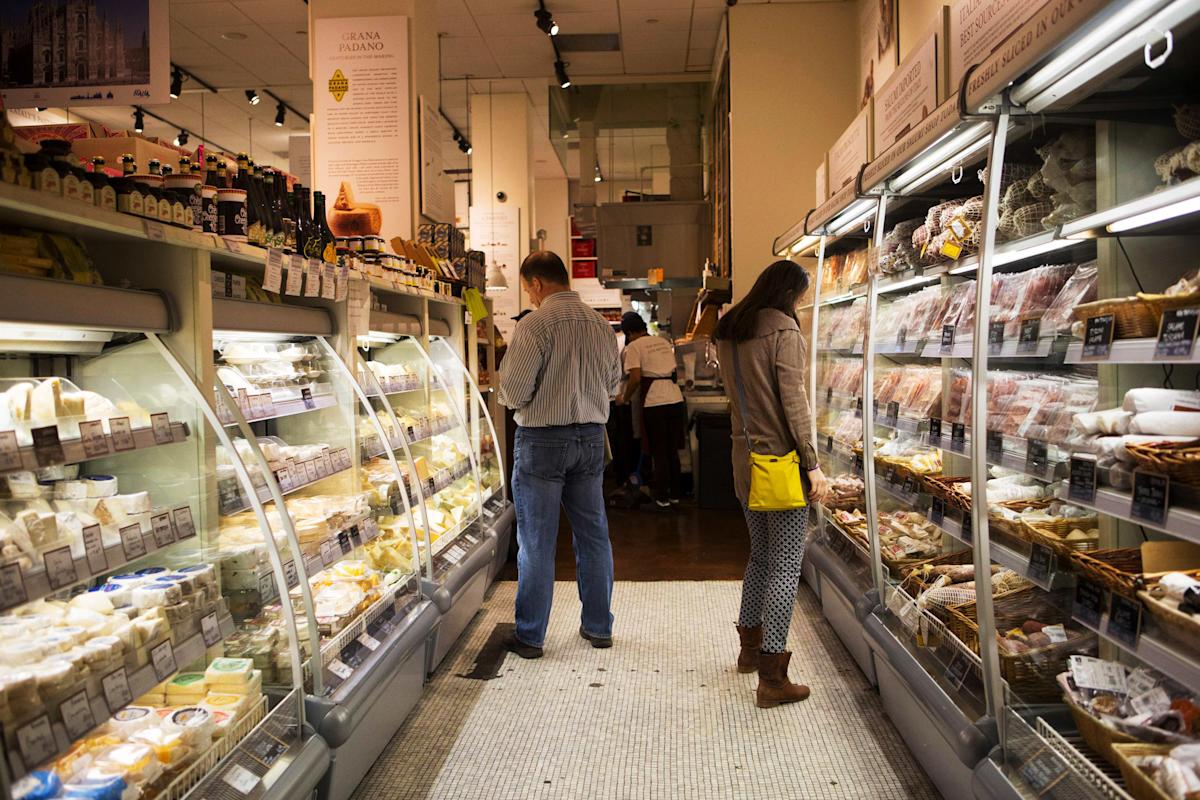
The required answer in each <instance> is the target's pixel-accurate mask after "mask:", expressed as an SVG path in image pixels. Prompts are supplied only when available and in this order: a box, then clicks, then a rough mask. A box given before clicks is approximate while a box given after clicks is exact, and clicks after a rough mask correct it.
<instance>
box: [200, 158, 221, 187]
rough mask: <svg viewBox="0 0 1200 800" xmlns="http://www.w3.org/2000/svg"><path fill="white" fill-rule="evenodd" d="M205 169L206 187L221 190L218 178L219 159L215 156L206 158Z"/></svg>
mask: <svg viewBox="0 0 1200 800" xmlns="http://www.w3.org/2000/svg"><path fill="white" fill-rule="evenodd" d="M204 169H205V172H204V185H205V186H211V187H213V188H214V189H220V188H221V183H220V178H219V177H217V157H216V156H214V155H209V156H206V157H205V159H204Z"/></svg>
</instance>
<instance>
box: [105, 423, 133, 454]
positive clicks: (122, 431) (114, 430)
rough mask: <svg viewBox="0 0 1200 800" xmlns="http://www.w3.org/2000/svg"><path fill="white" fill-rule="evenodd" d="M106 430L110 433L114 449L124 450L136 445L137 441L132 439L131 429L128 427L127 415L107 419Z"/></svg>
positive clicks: (131, 448)
mask: <svg viewBox="0 0 1200 800" xmlns="http://www.w3.org/2000/svg"><path fill="white" fill-rule="evenodd" d="M108 430H109V432H110V433H111V434H112V445H113V449H114V450H116V451H118V452H124V451H126V450H133V449H135V448H136V447H137V442H135V441H134V440H133V430H132V429H131V428H130V427H129V417H113V418H112V419H110V420H109V421H108Z"/></svg>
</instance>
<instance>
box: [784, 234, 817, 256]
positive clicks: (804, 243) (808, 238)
mask: <svg viewBox="0 0 1200 800" xmlns="http://www.w3.org/2000/svg"><path fill="white" fill-rule="evenodd" d="M820 242H821V237H820V236H813V235H812V234H805V235H804V236H801V237H800V241H798V242H796V243H795V244H794V245H792V255H794V256H798V255H800V254H801V253H803V252H804V251H805V250H808V249H809V248H812V247H816V246H817V245H818V244H820ZM780 255H782V253H781V254H780Z"/></svg>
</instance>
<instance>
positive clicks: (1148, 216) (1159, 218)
mask: <svg viewBox="0 0 1200 800" xmlns="http://www.w3.org/2000/svg"><path fill="white" fill-rule="evenodd" d="M1198 211H1200V197H1193V198H1192V199H1190V200H1183V201H1180V202H1178V203H1172V204H1171V205H1169V206H1164V207H1162V208H1156V209H1154V210H1152V211H1143V212H1142V213H1141V214H1134V215H1133V216H1131V217H1126V218H1125V219H1122V220H1117V221H1116V222H1113V223H1110V224H1109V225H1107V226H1106V228H1107V230H1108V232H1109V233H1122V232H1124V231H1130V230H1133V229H1134V228H1144V227H1146V226H1147V225H1153V224H1154V223H1156V222H1163V221H1165V220H1168V219H1174V218H1175V217H1182V216H1184V215H1185V214H1195V213H1196V212H1198Z"/></svg>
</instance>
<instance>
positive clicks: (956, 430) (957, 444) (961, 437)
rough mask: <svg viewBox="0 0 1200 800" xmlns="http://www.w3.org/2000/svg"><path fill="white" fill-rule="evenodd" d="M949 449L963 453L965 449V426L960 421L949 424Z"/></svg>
mask: <svg viewBox="0 0 1200 800" xmlns="http://www.w3.org/2000/svg"><path fill="white" fill-rule="evenodd" d="M950 449H951V450H953V451H954V452H956V453H964V452H966V450H967V426H966V425H963V424H962V423H961V422H955V423H953V424H952V425H951V426H950Z"/></svg>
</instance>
